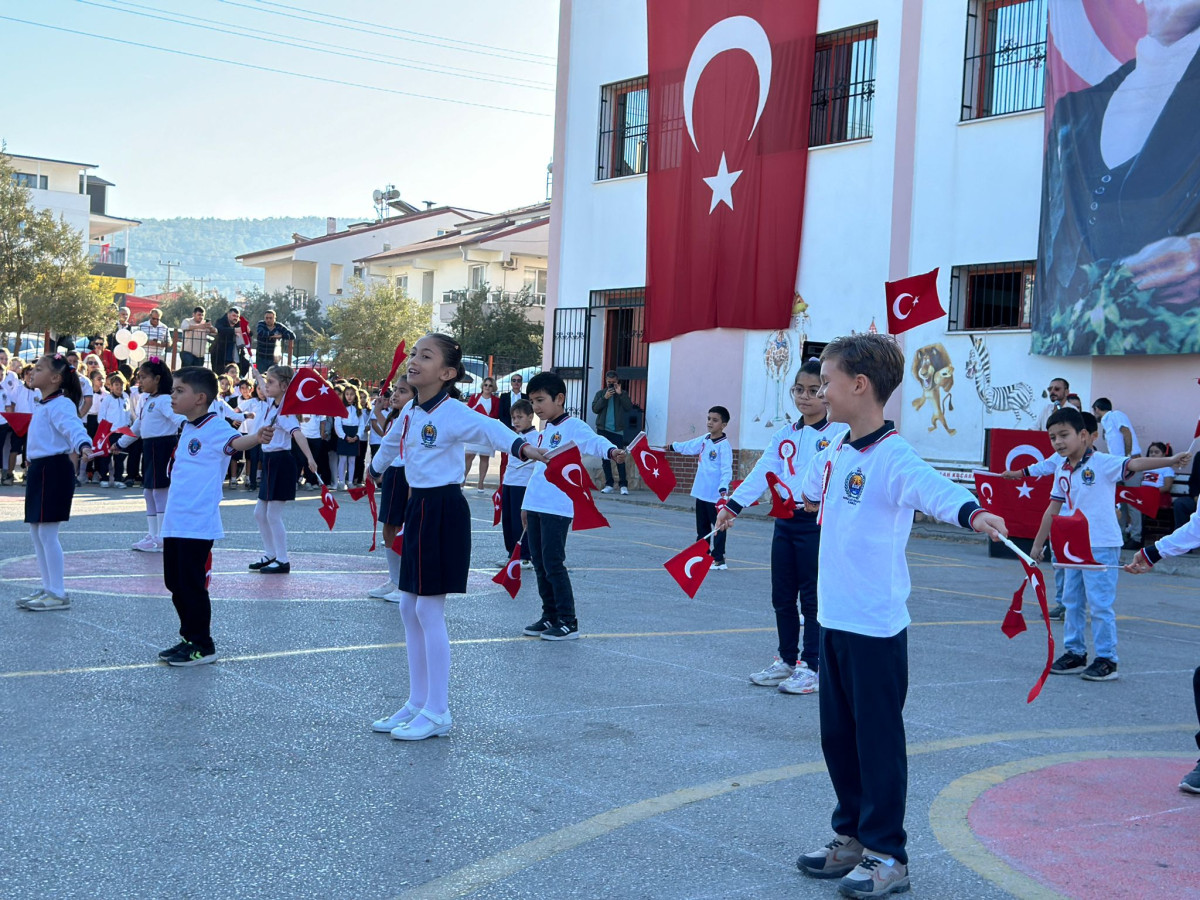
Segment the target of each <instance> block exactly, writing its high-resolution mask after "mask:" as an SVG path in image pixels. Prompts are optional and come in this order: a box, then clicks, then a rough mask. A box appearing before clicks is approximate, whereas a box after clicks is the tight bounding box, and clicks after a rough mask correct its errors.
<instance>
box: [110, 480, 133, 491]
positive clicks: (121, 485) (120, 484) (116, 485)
mask: <svg viewBox="0 0 1200 900" xmlns="http://www.w3.org/2000/svg"><path fill="white" fill-rule="evenodd" d="M113 488H114V489H116V490H118V491H127V490H129V485H127V484H126V483H125V482H123V481H117V482H114V484H113Z"/></svg>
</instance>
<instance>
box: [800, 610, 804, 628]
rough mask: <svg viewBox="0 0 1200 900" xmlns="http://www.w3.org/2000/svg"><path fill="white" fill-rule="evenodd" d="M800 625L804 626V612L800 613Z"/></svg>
mask: <svg viewBox="0 0 1200 900" xmlns="http://www.w3.org/2000/svg"><path fill="white" fill-rule="evenodd" d="M800 627H801V628H803V627H804V613H800Z"/></svg>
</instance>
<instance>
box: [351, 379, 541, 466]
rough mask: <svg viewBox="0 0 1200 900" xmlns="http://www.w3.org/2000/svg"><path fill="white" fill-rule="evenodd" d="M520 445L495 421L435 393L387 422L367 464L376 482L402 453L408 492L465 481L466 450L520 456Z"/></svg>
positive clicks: (444, 394)
mask: <svg viewBox="0 0 1200 900" xmlns="http://www.w3.org/2000/svg"><path fill="white" fill-rule="evenodd" d="M525 443H526V441H525V438H523V437H520V436H518V435H517V434H515V433H514V432H513V431H512V430H511V429H508V428H505V427H504V426H503V425H501V424H500V422H499V421H497V420H496V419H492V418H489V417H488V416H481V415H479V414H478V413H476V412H474V411H473V410H471V409H468V408H467V405H466V404H465V403H459V402H457V401H455V400H453V399H452V398H451V397H450V395H449V393H447V392H446V391H441V392H440V393H438V394H437V396H435V397H431V398H430V399H429V400H427V401H425V402H424V403H417V402H416V401H415V400H414V401H413V402H412V403H409V404H408V405H407V406H406V407H405V408H404V411H403V412H402V413H401V414H400V416H399V417H398V418H397V419H396V420H395V421H394V422H392V427H391V428H390V429H388V433H387V434H385V435H384V436H383V440H382V441H380V443H379V450H378V452H376V454H375V456H374V457H373V458H372V460H371V473H372V474H373V475H374V476H375V477H378V476H380V475H381V474H382V473H383V470H384V469H386V468H387V467H388V466H390V465H391V464H392V462H393V461H394V460H395V459H396V457H397V456H399V455H400V452H401V447H403V455H404V463H405V473H406V474H407V476H408V484H409V487H412V488H417V489H422V488H434V487H443V486H445V485H448V484H462V482H463V479H464V478H466V475H467V467H466V464H467V456H466V445H467V444H483V445H486V446H488V447H492V448H493V449H495V450H499V451H501V452H503V453H511V454H512V455H513V456H520V455H521V447H522V445H523V444H525Z"/></svg>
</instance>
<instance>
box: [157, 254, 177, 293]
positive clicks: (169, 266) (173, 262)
mask: <svg viewBox="0 0 1200 900" xmlns="http://www.w3.org/2000/svg"><path fill="white" fill-rule="evenodd" d="M158 264H159V265H160V266H166V267H167V290H166V293H168V294H169V293H171V270H172V269H173V268H175V267H176V266H181V265H183V263H181V262H180V261H179V260H167V261H166V262H163V261H162V260H161V259H160V260H159V261H158Z"/></svg>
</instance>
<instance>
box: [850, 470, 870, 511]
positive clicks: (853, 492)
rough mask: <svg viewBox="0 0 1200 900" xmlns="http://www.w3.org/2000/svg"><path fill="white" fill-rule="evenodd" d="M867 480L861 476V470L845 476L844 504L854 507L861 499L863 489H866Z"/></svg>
mask: <svg viewBox="0 0 1200 900" xmlns="http://www.w3.org/2000/svg"><path fill="white" fill-rule="evenodd" d="M866 484H867V478H866V476H865V475H863V470H862V469H855V470H854V471H853V472H851V473H850V474H849V475H847V476H846V487H845V492H844V494H845V497H846V502H847V503H849V504H851V505H854V504H857V503H858V501H859V500H861V499H862V492H863V488H864V487H866Z"/></svg>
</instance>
